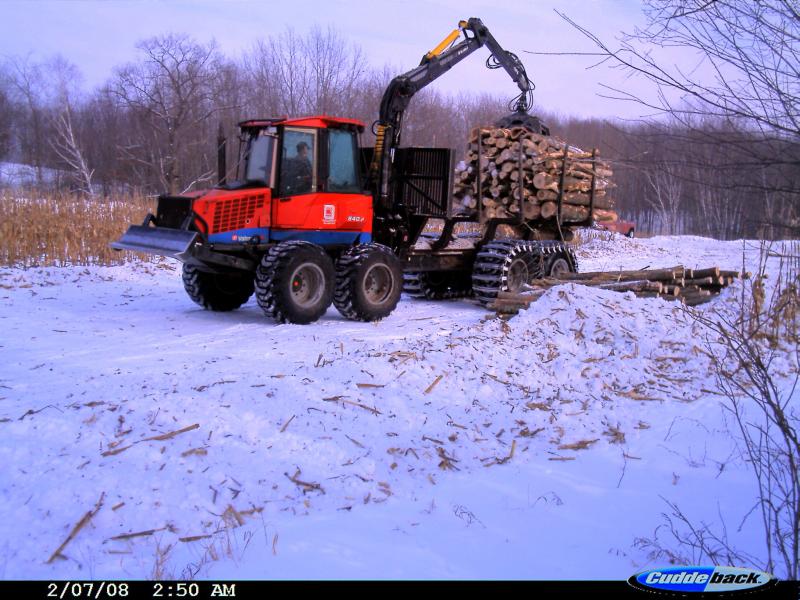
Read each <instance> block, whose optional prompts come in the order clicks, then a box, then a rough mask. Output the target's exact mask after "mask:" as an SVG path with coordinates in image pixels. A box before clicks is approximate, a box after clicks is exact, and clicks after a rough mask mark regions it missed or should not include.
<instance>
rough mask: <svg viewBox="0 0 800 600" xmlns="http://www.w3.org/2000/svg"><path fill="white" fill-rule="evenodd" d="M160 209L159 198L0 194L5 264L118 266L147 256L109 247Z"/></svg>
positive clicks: (0, 254)
mask: <svg viewBox="0 0 800 600" xmlns="http://www.w3.org/2000/svg"><path fill="white" fill-rule="evenodd" d="M154 209H155V199H151V198H146V197H141V196H136V197H126V198H122V199H119V200H108V199H95V200H92V199H84V198H80V197H77V196H70V195H55V194H51V195H46V194H38V195H35V196H34V195H33V194H29V195H26V196H22V195H17V194H15V193H14V192H11V191H5V192H0V265H2V266H13V267H32V266H65V265H118V264H121V263H124V262H126V261H128V260H131V259H132V258H134V257H139V258H142V259H145V260H148V258H147V257H145V256H144V255H138V254H135V253H133V252H118V251H116V250H112V249H111V248H109V247H108V244H109V242H111V241H114V240H116V239H117V238H118V237H119V236H120V235H121V234H122V233H123V232H124V231H125V230H126V229H127V227H128V225H130V224H132V223H136V224H138V223H141V222H142V220H143V219H144V217H145V215H146V214H147V213H148V212H153V211H154Z"/></svg>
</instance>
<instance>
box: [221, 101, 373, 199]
mask: <svg viewBox="0 0 800 600" xmlns="http://www.w3.org/2000/svg"><path fill="white" fill-rule="evenodd" d="M239 126H240V128H241V131H242V135H241V137H240V142H241V144H240V149H241V154H240V160H239V164H240V165H243V166H244V169H243V177H241V178H240V181H239V182H238V183H237V184H235V186H236V187H245V186H246V187H250V186H258V187H268V188H270V189H272V190H273V194H274V195H275V197H278V198H289V197H294V196H302V195H305V194H313V193H320V192H333V193H340V194H360V193H363V190H364V186H363V178H362V174H361V172H360V169H359V160H358V158H359V156H360V154H359V147H358V133H360V132H361V131H363V130H364V125H363V124H362V123H360V122H358V121H355V120H354V119H335V118H332V117H326V116H319V117H307V118H302V119H270V120H259V121H245V122H243V123H240V124H239ZM231 187H233V186H231Z"/></svg>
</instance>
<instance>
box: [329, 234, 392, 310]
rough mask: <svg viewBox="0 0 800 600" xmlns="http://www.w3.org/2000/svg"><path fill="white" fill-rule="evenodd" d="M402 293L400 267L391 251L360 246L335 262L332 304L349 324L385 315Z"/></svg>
mask: <svg viewBox="0 0 800 600" xmlns="http://www.w3.org/2000/svg"><path fill="white" fill-rule="evenodd" d="M402 291H403V268H402V266H401V265H400V260H399V259H398V258H397V256H395V254H394V252H392V250H391V249H390V248H388V247H386V246H383V245H381V244H361V245H359V246H355V247H353V248H350V249H349V250H347V251H346V252H344V253H343V254H342V255H341V256H340V257H339V260H338V261H336V293H335V294H334V296H333V305H334V306H335V307H336V308H337V310H338V311H339V312H340V313H342V315H343V316H344V317H345V318H347V319H351V320H353V321H379V320H380V319H383V318H384V317H387V316H389V315H390V314H391V313H392V311H393V310H394V309H395V307H396V306H397V303H398V301H399V300H400V294H401V293H402Z"/></svg>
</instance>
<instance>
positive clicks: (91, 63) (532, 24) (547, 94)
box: [0, 0, 645, 119]
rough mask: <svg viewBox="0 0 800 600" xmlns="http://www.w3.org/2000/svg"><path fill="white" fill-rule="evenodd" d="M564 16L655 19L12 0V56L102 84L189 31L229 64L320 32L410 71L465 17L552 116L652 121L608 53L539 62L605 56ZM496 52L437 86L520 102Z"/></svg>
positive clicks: (591, 9)
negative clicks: (275, 43)
mask: <svg viewBox="0 0 800 600" xmlns="http://www.w3.org/2000/svg"><path fill="white" fill-rule="evenodd" d="M556 10H559V11H561V12H563V13H565V14H567V15H568V16H569V17H570V18H572V19H573V20H575V21H576V22H578V23H579V24H580V25H582V26H585V27H587V28H588V29H590V30H591V31H593V32H594V33H595V34H597V35H599V36H600V37H602V38H603V39H604V40H605V41H608V42H612V41H613V40H614V38H615V37H617V36H618V35H619V33H620V32H621V31H623V30H626V31H631V30H632V29H633V28H634V27H635V26H637V25H642V24H643V22H644V21H643V15H642V10H641V4H640V2H639V1H638V0H527V1H526V0H500V1H499V2H495V1H485V0H459V1H455V0H438V1H435V2H434V1H431V2H425V1H423V0H407V1H403V0H372V1H364V0H305V1H303V2H297V1H292V0H283V1H280V2H274V1H270V0H261V1H258V0H214V1H207V0H194V1H189V0H93V1H88V0H23V1H20V0H0V17H2V18H0V56H9V55H22V56H25V55H28V54H30V55H31V56H32V57H33V58H35V59H44V58H48V57H50V56H52V55H53V54H56V53H60V54H61V55H62V56H64V57H65V58H66V59H67V60H69V61H70V62H72V63H74V64H76V65H77V66H78V67H79V69H80V70H81V72H82V74H83V76H84V79H85V81H84V84H85V86H86V87H87V88H93V87H95V86H98V85H101V84H102V83H104V82H105V81H106V80H107V79H108V78H109V76H110V75H111V74H112V73H113V69H114V67H115V66H119V65H121V64H123V63H125V62H129V61H132V60H135V59H136V57H137V50H136V48H135V44H136V42H137V41H139V40H142V39H145V38H148V37H152V36H154V35H158V34H163V33H168V32H186V33H190V34H191V35H193V36H194V37H195V38H196V39H197V40H198V41H201V42H206V41H209V40H212V39H214V40H216V42H217V43H218V45H219V47H220V49H221V50H222V51H223V52H224V53H225V54H226V55H227V56H230V57H237V56H240V55H241V54H242V53H243V52H246V51H247V50H248V49H249V48H250V47H252V45H253V44H254V42H255V41H256V40H258V39H259V38H265V37H267V36H270V35H276V34H280V33H281V32H284V31H286V29H287V28H293V29H295V30H296V31H298V32H300V33H302V32H304V31H306V30H307V29H309V28H310V27H312V26H313V25H319V26H322V27H327V26H332V27H334V28H335V29H336V30H337V31H338V32H339V33H340V34H341V35H342V36H343V37H344V38H346V39H347V40H349V41H351V42H352V43H355V44H358V45H359V46H360V47H361V48H362V50H363V51H364V52H365V53H366V55H367V57H368V60H369V62H370V64H371V65H372V66H375V67H381V66H383V65H384V64H390V65H391V66H392V67H396V69H397V72H398V73H401V72H403V71H405V70H408V69H410V68H412V67H414V66H416V65H417V64H418V63H419V59H420V57H421V56H422V55H423V54H424V53H425V52H427V51H428V50H430V49H431V48H433V47H434V46H435V45H436V44H438V42H439V41H441V40H442V39H443V38H444V37H445V36H446V35H447V34H448V33H449V32H450V31H451V30H452V29H453V28H454V27H455V26H456V24H457V23H458V21H459V20H460V19H465V18H469V17H479V18H481V19H482V20H483V22H484V23H485V24H486V25H487V26H488V27H489V29H490V31H491V32H492V33H493V34H494V36H495V38H496V39H497V40H498V42H499V43H500V44H501V45H502V46H503V47H504V48H506V49H507V50H509V51H511V52H515V53H516V54H518V55H519V56H520V58H521V59H522V61H523V62H524V63H525V65H526V68H527V71H528V75H529V77H530V78H531V79H532V80H533V82H534V83H535V84H536V91H535V95H534V102H535V104H536V106H538V107H541V109H542V110H545V111H547V112H549V113H559V114H563V115H576V116H582V117H589V116H592V117H602V118H611V119H613V118H622V119H628V118H636V117H638V116H641V115H642V114H644V110H643V109H642V108H641V107H638V106H636V105H634V104H631V103H624V102H620V101H614V100H609V99H606V98H602V97H600V96H599V94H602V93H607V91H605V92H604V89H603V88H602V87H601V84H606V85H611V86H615V87H622V88H629V87H630V86H644V85H645V84H644V83H640V82H637V81H634V80H630V79H626V77H625V75H624V73H622V72H621V71H619V70H614V69H611V68H608V67H607V66H600V67H596V68H593V69H590V68H589V67H590V66H591V65H593V64H594V63H595V62H596V61H597V58H596V57H590V56H541V55H533V54H529V52H592V51H594V50H595V48H594V47H593V45H592V44H591V42H589V41H588V40H587V39H586V38H585V37H583V35H582V34H580V33H579V32H578V31H576V30H575V29H574V28H572V26H570V25H569V24H568V23H566V22H565V21H564V20H563V19H562V18H561V17H560V16H559V15H558V14H557V13H556ZM486 56H488V50H485V49H480V50H479V51H478V52H476V53H475V55H473V56H471V57H469V58H467V59H466V60H465V61H463V62H462V63H461V64H459V65H458V66H457V67H455V68H454V69H453V71H451V72H450V73H448V74H447V75H445V76H444V77H442V78H441V79H440V80H439V81H437V82H436V83H435V84H433V87H435V88H436V89H438V90H441V91H444V92H449V93H458V92H462V91H463V92H470V91H472V92H478V93H480V92H489V93H493V94H498V95H501V96H508V98H509V99H511V98H512V97H513V96H515V95H516V93H517V88H516V86H515V85H514V83H513V82H512V81H511V80H510V78H508V76H507V75H506V74H505V72H504V71H502V70H498V71H490V70H488V69H486V68H485V66H484V62H485V58H486Z"/></svg>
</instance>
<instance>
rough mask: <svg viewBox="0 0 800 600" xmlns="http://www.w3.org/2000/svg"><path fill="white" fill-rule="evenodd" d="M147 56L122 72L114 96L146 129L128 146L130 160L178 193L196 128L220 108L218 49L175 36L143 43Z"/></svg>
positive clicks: (115, 83)
mask: <svg viewBox="0 0 800 600" xmlns="http://www.w3.org/2000/svg"><path fill="white" fill-rule="evenodd" d="M137 47H138V48H139V50H141V51H142V53H143V54H144V56H143V58H142V59H141V60H140V61H139V62H136V63H132V64H129V65H126V66H125V67H122V68H120V69H118V70H117V73H116V76H115V78H114V80H113V82H112V83H111V85H110V86H109V90H110V92H111V93H112V94H113V95H114V96H115V97H116V98H117V99H118V100H119V101H120V102H121V103H122V104H123V106H125V107H126V108H127V109H128V110H130V111H131V112H132V113H134V114H137V115H138V116H139V117H140V118H141V119H142V123H143V125H144V127H143V128H142V133H145V135H140V136H138V137H137V138H136V139H133V140H130V141H129V142H128V144H126V145H125V146H124V147H123V150H124V153H125V154H126V156H127V157H128V158H129V159H131V160H133V161H136V162H139V163H140V164H145V165H147V166H148V167H149V168H150V169H151V170H153V171H155V172H156V173H157V175H158V179H159V180H160V182H161V184H162V186H163V187H165V188H167V189H168V190H169V191H170V193H173V194H174V193H177V192H178V191H179V190H180V188H181V181H182V180H184V179H185V178H186V177H187V176H189V177H190V178H191V179H194V178H196V177H197V174H196V173H194V174H191V175H187V174H184V173H183V165H182V164H181V159H182V158H184V155H185V151H186V148H187V145H188V144H190V143H191V141H192V139H193V138H196V137H197V136H196V128H197V127H198V126H200V125H202V124H203V123H204V122H206V121H207V120H208V118H209V117H210V116H211V115H212V114H213V113H214V112H216V111H217V110H219V109H220V107H218V106H217V105H216V103H215V102H214V101H213V85H212V83H213V78H214V72H215V64H216V62H217V59H218V56H217V50H216V45H215V44H214V43H213V42H212V43H209V44H205V45H204V44H199V43H197V42H195V41H194V40H193V39H192V38H191V37H189V36H188V35H179V34H169V35H165V36H159V37H154V38H150V39H148V40H145V41H143V42H140V43H139V44H138V45H137Z"/></svg>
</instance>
